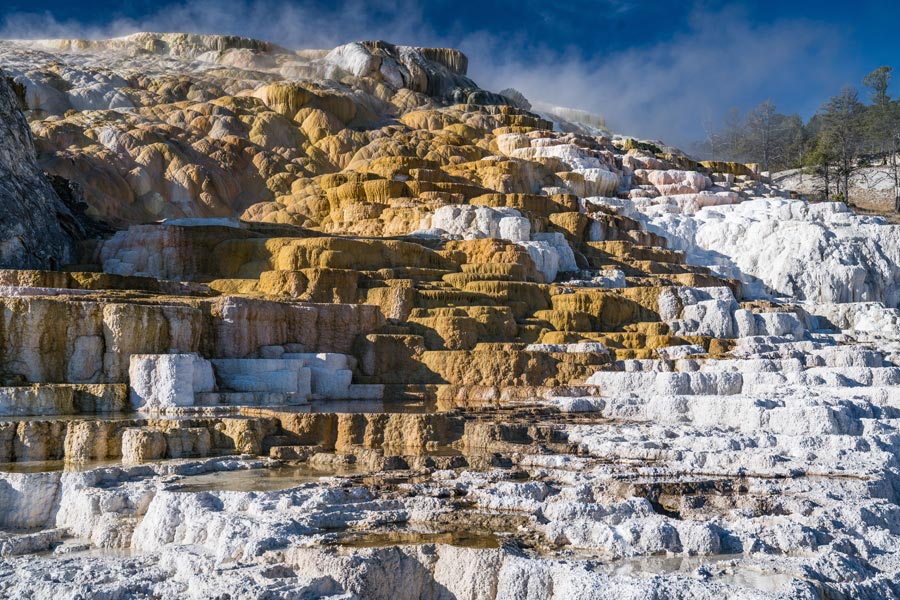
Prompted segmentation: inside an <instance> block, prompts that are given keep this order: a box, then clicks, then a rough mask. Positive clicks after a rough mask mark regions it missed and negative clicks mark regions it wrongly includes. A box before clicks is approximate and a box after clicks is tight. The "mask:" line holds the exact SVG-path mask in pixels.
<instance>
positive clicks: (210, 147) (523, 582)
mask: <svg viewBox="0 0 900 600" xmlns="http://www.w3.org/2000/svg"><path fill="white" fill-rule="evenodd" d="M0 58H2V63H3V65H4V69H5V70H6V71H7V74H8V75H9V77H10V81H11V83H8V82H7V81H6V80H5V79H0V112H3V115H2V116H3V122H4V125H5V129H4V130H3V132H2V133H0V193H2V198H0V199H2V205H0V216H2V220H0V233H2V235H3V241H2V245H0V266H2V267H4V268H3V269H2V270H0V417H2V419H0V596H2V597H9V598H54V599H56V598H67V597H73V598H74V597H106V598H167V599H168V598H185V597H187V598H225V597H229V598H320V597H327V598H332V597H333V598H385V599H387V598H391V599H406V598H409V599H422V598H426V599H432V598H433V599H439V598H440V599H445V598H471V599H485V600H493V599H500V598H504V599H505V598H519V599H524V598H527V599H538V598H558V599H567V600H568V599H572V598H584V599H587V598H591V599H595V598H720V597H727V598H742V599H772V598H803V599H818V598H888V597H900V528H898V522H900V504H898V503H900V491H898V490H900V463H898V450H900V435H898V422H900V421H898V418H900V310H898V307H900V287H898V280H900V228H898V226H895V225H890V224H888V223H887V222H885V221H884V220H883V219H881V218H879V217H872V216H860V215H857V214H854V213H853V212H852V211H851V210H850V209H848V208H847V207H846V206H844V205H842V204H834V203H828V204H816V203H810V202H807V201H805V200H802V199H792V197H791V194H790V192H787V191H784V190H782V189H780V188H779V187H777V186H774V185H772V184H771V183H768V182H766V181H764V180H761V179H760V178H759V176H758V174H757V173H756V172H755V171H754V170H752V169H751V168H750V167H748V166H746V165H740V164H735V163H697V162H695V161H693V160H691V159H690V158H689V157H687V156H685V155H684V154H682V153H680V152H679V151H677V150H675V149H672V148H666V147H663V146H661V145H659V144H657V143H653V142H648V141H640V140H635V139H632V138H627V137H621V136H613V135H611V134H609V133H608V132H606V131H605V130H604V128H603V126H602V120H601V119H599V118H598V117H596V116H594V115H589V114H587V113H584V112H582V111H576V110H572V109H558V108H557V109H550V108H546V109H545V107H544V106H543V105H541V104H539V103H537V102H535V103H533V104H532V103H531V102H529V100H528V99H526V98H524V96H522V94H520V93H519V92H516V91H515V90H504V91H503V92H502V93H501V94H495V93H492V92H489V91H486V90H483V89H480V88H479V87H478V86H477V85H476V83H475V82H473V81H472V80H471V79H469V78H468V77H467V76H466V73H467V66H468V59H467V57H465V56H464V55H463V54H462V53H460V52H458V51H456V50H452V49H444V48H416V47H407V46H397V45H393V44H390V43H387V42H383V41H368V42H359V43H352V44H347V45H344V46H340V47H338V48H335V49H332V50H300V51H294V50H289V49H286V48H281V47H278V46H275V45H273V44H270V43H267V42H263V41H259V40H251V39H245V38H239V37H233V36H215V35H189V34H156V33H140V34H134V35H130V36H127V37H123V38H118V39H112V40H91V41H87V40H43V41H2V42H0ZM479 59H481V57H473V60H479ZM532 110H535V111H538V112H531V111H532ZM542 110H543V112H541V111H542ZM32 140H33V141H32ZM42 171H44V172H46V173H47V174H48V175H49V177H50V178H47V177H45V176H44V175H43V174H42ZM8 174H9V175H8ZM50 182H52V186H51V183H50ZM54 189H55V190H57V191H54ZM66 190H68V191H66ZM67 203H68V204H72V205H73V206H74V205H75V204H78V203H83V204H84V206H85V207H86V208H84V212H85V215H81V214H76V213H78V212H79V211H78V210H77V207H75V208H69V207H68V204H67ZM85 217H89V218H90V219H92V220H93V222H94V224H93V225H90V224H89V225H86V223H89V221H87V220H86V218H85ZM76 239H77V240H78V241H77V243H76V242H75V240H76Z"/></svg>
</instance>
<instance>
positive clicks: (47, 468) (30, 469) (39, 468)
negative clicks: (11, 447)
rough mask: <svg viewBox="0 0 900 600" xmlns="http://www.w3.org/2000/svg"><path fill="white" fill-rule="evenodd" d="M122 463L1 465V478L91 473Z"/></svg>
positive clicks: (61, 462)
mask: <svg viewBox="0 0 900 600" xmlns="http://www.w3.org/2000/svg"><path fill="white" fill-rule="evenodd" d="M121 465H122V461H121V460H118V459H112V460H90V461H84V462H67V461H64V460H32V461H23V462H6V463H0V476H2V474H3V473H53V472H59V471H90V470H91V469H97V468H101V467H118V466H121Z"/></svg>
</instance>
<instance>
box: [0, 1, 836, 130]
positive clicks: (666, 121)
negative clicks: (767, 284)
mask: <svg viewBox="0 0 900 600" xmlns="http://www.w3.org/2000/svg"><path fill="white" fill-rule="evenodd" d="M542 6H543V7H544V8H541V7H542ZM633 6H634V3H633V2H631V1H629V0H604V1H602V2H599V3H598V2H582V1H579V2H574V3H571V4H568V5H566V8H564V9H561V8H556V9H553V8H550V5H548V4H545V3H538V2H534V1H532V0H528V2H527V11H528V14H531V15H533V14H543V15H544V16H545V18H546V19H555V20H557V24H556V27H557V28H559V25H558V24H559V23H562V24H563V25H564V24H566V23H571V22H573V20H575V19H578V18H579V14H586V13H584V11H593V12H592V13H591V16H592V17H596V14H597V12H598V11H599V13H600V14H608V15H610V16H617V17H621V16H622V15H623V14H625V15H626V16H629V17H630V15H629V11H630V10H631V9H632V7H633ZM541 11H543V12H541ZM681 16H684V15H681ZM689 17H690V18H689V19H687V22H688V23H689V25H688V26H687V28H686V29H685V30H683V31H678V32H671V35H667V33H669V32H659V31H652V32H650V31H648V32H644V31H642V30H641V25H640V23H639V22H635V23H634V24H633V29H634V31H633V32H630V35H632V36H633V37H634V38H635V39H638V38H640V37H641V36H648V37H656V38H661V39H664V40H665V41H662V42H659V43H656V44H654V45H649V46H645V45H644V46H640V45H639V46H638V47H635V48H623V49H622V50H621V51H614V52H612V53H608V54H603V55H601V56H592V57H591V56H589V55H587V54H586V53H585V52H584V50H583V49H577V48H574V49H573V48H568V49H563V50H559V49H558V48H550V47H548V45H547V44H545V43H543V42H542V40H540V39H532V38H529V37H528V36H527V34H525V33H522V34H519V35H518V36H515V37H514V39H501V38H499V37H498V36H496V35H494V34H492V33H491V32H489V31H486V30H475V31H472V32H465V33H462V34H445V33H439V32H437V30H436V29H435V25H437V24H432V23H427V22H426V19H425V16H424V15H423V11H422V9H421V5H420V4H419V3H417V2H413V1H412V0H398V1H390V0H369V1H366V0H343V1H342V2H336V3H335V4H334V5H333V7H332V8H331V9H329V10H324V11H323V10H322V9H315V10H314V9H311V8H309V7H306V6H304V5H303V4H298V3H293V2H287V1H285V0H221V1H218V2H211V1H208V0H193V1H188V2H186V3H184V4H176V5H167V6H165V7H163V8H161V9H160V10H159V11H158V12H157V13H155V14H152V15H150V16H148V17H146V18H142V19H141V20H140V21H134V20H129V19H118V20H114V21H113V22H110V23H108V24H105V25H102V26H94V27H85V26H84V25H82V24H80V23H77V22H62V23H60V22H58V21H56V20H55V19H54V18H53V17H52V16H51V15H50V14H38V15H34V14H31V15H28V14H18V15H12V16H10V17H8V18H7V19H6V21H5V22H4V24H3V26H2V28H0V38H6V39H8V38H12V37H41V38H48V37H89V38H103V37H112V36H116V35H124V34H127V33H132V32H135V31H190V32H198V33H227V34H236V35H245V36H249V37H257V38H261V39H266V40H269V41H273V42H275V43H278V44H281V45H284V46H287V47H291V48H330V47H333V46H335V45H338V44H341V43H345V42H348V41H353V40H358V39H385V40H389V41H392V42H395V43H407V44H418V45H449V46H455V47H459V48H460V49H462V50H463V51H465V52H466V53H467V54H468V55H469V59H470V60H469V65H470V75H471V76H472V77H473V79H475V81H476V82H478V83H479V84H480V85H482V86H483V87H485V88H488V89H493V90H499V89H503V88H506V87H515V88H517V89H519V90H520V91H522V92H523V93H524V94H525V95H526V96H527V97H528V98H531V99H533V100H541V101H545V102H548V103H553V104H558V105H563V106H570V107H573V108H582V109H586V110H589V111H591V112H595V113H598V114H600V115H603V116H605V117H606V119H607V122H608V124H609V125H610V126H611V127H612V128H613V129H614V130H616V131H620V132H623V133H629V134H632V135H638V136H642V137H652V138H657V139H663V140H665V141H668V142H672V143H676V144H686V143H687V142H689V141H691V140H693V139H697V138H699V137H701V135H702V128H701V122H702V121H703V120H704V119H706V120H713V121H717V120H719V119H720V118H721V116H722V115H724V113H725V112H727V110H728V109H729V108H731V107H732V106H743V107H748V106H752V105H755V104H757V103H759V102H761V101H763V100H765V99H767V98H770V97H771V98H773V99H774V100H775V101H776V103H778V102H779V98H781V97H803V96H804V95H805V96H806V97H808V98H813V99H814V102H813V104H812V105H810V106H801V107H797V109H798V110H805V111H807V112H809V111H812V110H814V108H815V105H817V104H818V103H819V102H820V101H821V100H823V99H824V98H825V97H826V96H827V95H830V94H831V93H834V92H835V91H836V90H837V89H839V88H840V85H841V84H842V83H844V82H843V81H839V82H837V83H835V82H834V81H833V80H834V78H835V73H834V71H835V66H834V62H835V60H834V59H835V57H836V56H837V54H838V51H839V44H840V42H839V40H840V36H839V35H838V34H837V32H835V31H833V30H832V29H831V28H829V27H827V26H824V25H820V24H816V23H813V22H809V21H781V22H777V21H776V22H774V23H771V24H765V25H751V24H750V21H749V19H747V18H746V17H747V15H745V14H744V13H742V12H741V11H740V10H735V9H728V10H725V11H716V12H709V11H703V10H701V9H698V10H696V11H694V12H693V13H692V14H691V15H689ZM510 18H520V17H518V16H511V17H510ZM684 21H685V19H676V18H673V19H672V22H673V23H675V22H684ZM440 25H447V24H440ZM630 27H631V26H630ZM523 28H524V29H527V26H523Z"/></svg>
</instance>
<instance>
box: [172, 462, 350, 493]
mask: <svg viewBox="0 0 900 600" xmlns="http://www.w3.org/2000/svg"><path fill="white" fill-rule="evenodd" d="M363 473H365V470H364V469H361V468H360V467H357V466H356V465H341V466H329V467H327V468H326V467H322V468H320V469H317V468H315V467H313V466H310V465H308V464H305V463H304V464H297V465H283V466H277V467H270V468H265V469H247V470H238V471H217V472H214V473H202V474H200V475H188V476H186V477H185V478H184V479H182V480H180V481H178V482H177V483H173V484H172V485H169V486H167V487H166V490H168V491H171V492H186V493H197V492H276V491H279V490H285V489H288V488H292V487H296V486H298V485H301V484H304V483H308V482H312V481H319V480H321V479H322V478H325V477H349V476H354V475H361V474H363Z"/></svg>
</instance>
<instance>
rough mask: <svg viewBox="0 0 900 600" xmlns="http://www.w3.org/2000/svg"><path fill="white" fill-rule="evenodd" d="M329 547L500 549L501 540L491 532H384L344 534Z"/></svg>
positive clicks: (330, 543) (331, 542)
mask: <svg viewBox="0 0 900 600" xmlns="http://www.w3.org/2000/svg"><path fill="white" fill-rule="evenodd" d="M328 544H329V545H334V546H341V547H344V548H383V547H388V546H413V545H420V544H446V545H448V546H460V547H462V548H479V549H492V548H499V547H500V538H499V537H497V534H495V533H493V532H490V531H425V532H421V531H383V532H365V533H355V532H354V533H344V534H340V535H339V537H338V538H337V539H335V540H333V541H330V542H328Z"/></svg>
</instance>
